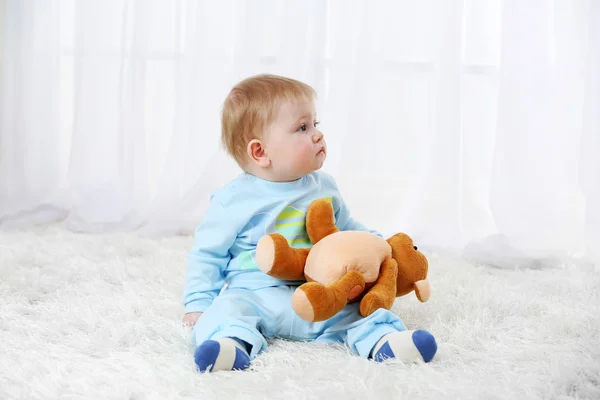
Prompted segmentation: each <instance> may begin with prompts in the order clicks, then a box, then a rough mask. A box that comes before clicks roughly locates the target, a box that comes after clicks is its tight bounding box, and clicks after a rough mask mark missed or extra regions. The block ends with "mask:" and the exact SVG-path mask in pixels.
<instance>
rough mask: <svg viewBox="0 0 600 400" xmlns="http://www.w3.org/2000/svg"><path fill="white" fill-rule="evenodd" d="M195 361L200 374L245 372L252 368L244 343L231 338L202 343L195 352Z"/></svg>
mask: <svg viewBox="0 0 600 400" xmlns="http://www.w3.org/2000/svg"><path fill="white" fill-rule="evenodd" d="M194 361H195V362H196V366H197V367H198V370H199V371H200V372H205V371H206V372H216V371H232V370H243V369H247V368H248V367H249V366H250V357H249V356H248V352H247V351H246V349H245V346H244V342H242V341H239V340H236V339H231V338H221V339H217V340H206V341H204V342H202V344H200V346H198V347H197V348H196V351H195V352H194Z"/></svg>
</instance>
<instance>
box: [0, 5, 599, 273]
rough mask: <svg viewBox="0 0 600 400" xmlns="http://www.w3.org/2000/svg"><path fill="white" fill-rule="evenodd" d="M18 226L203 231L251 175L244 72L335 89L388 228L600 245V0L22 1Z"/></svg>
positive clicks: (13, 55) (13, 166) (14, 63)
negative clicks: (207, 216)
mask: <svg viewBox="0 0 600 400" xmlns="http://www.w3.org/2000/svg"><path fill="white" fill-rule="evenodd" d="M0 8H1V9H2V11H0V18H2V16H3V21H2V20H0V146H1V148H0V224H1V226H2V227H4V228H8V227H15V226H18V227H23V226H31V225H35V224H40V223H46V222H50V221H57V220H64V221H66V223H65V225H66V227H67V228H68V229H73V230H77V231H84V232H107V231H114V230H136V231H139V232H140V233H141V234H145V235H168V234H179V233H189V232H190V231H191V230H192V229H193V228H194V227H195V226H196V224H197V223H198V222H199V221H200V220H201V217H202V214H203V211H204V209H205V208H206V205H207V203H208V198H209V194H210V193H211V192H213V191H214V190H215V189H216V188H218V187H219V186H220V185H222V184H224V183H226V182H227V181H228V180H229V179H231V178H232V177H234V176H235V175H236V174H237V173H239V171H238V169H237V167H236V166H235V164H234V163H233V162H232V161H231V160H229V159H228V158H227V157H226V156H225V155H224V153H223V151H222V150H221V149H220V147H219V133H220V132H219V111H220V107H221V104H222V101H223V99H224V97H225V95H226V93H227V91H228V90H229V89H230V87H231V85H233V84H234V83H235V82H237V81H238V80H240V79H242V78H244V77H246V76H249V75H252V74H256V73H261V72H272V73H278V74H283V75H288V76H292V77H294V78H297V79H301V80H304V81H306V82H308V83H310V84H312V85H313V86H314V87H315V89H316V90H317V91H318V92H319V113H320V119H321V121H322V123H323V125H322V126H323V130H324V132H325V134H326V136H327V139H328V143H329V146H330V155H329V159H328V161H327V164H326V167H325V170H326V171H328V172H330V173H332V174H334V175H335V176H336V177H337V179H338V181H339V184H340V187H341V188H342V191H343V193H344V195H345V197H346V199H347V202H348V203H349V204H350V206H351V208H352V209H353V212H354V214H355V216H356V217H357V218H358V219H360V220H361V221H362V222H363V223H365V224H367V225H368V226H370V227H373V228H375V229H378V230H380V231H382V232H384V233H385V234H390V233H392V232H395V231H405V232H408V233H410V234H411V235H412V236H414V237H415V238H416V239H417V241H418V242H419V243H420V244H421V246H422V247H426V248H429V249H443V250H454V251H464V252H465V253H464V254H466V255H468V256H469V257H475V258H477V259H478V260H479V261H488V262H492V263H493V262H495V263H497V264H500V263H502V262H507V265H514V264H515V262H516V263H518V262H520V261H519V260H521V261H522V260H526V261H525V262H536V260H537V261H539V260H548V259H553V260H556V259H561V260H562V259H564V258H566V257H577V258H583V259H595V258H596V257H600V161H599V159H600V2H598V1H595V0H556V1H552V0H527V1H522V0H504V1H502V0H460V1H458V0H419V1H413V0H403V1H398V0H390V1H380V0H376V1H362V0H354V1H347V0H344V1H342V0H311V1H306V0H295V1H278V0H246V1H243V0H227V1H222V0H220V1H216V0H212V1H200V0H197V1H196V0H143V1H142V0H138V1H135V0H54V1H52V0H39V1H38V0H29V1H21V0H0Z"/></svg>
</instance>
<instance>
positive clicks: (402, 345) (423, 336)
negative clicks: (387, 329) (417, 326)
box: [371, 330, 437, 363]
mask: <svg viewBox="0 0 600 400" xmlns="http://www.w3.org/2000/svg"><path fill="white" fill-rule="evenodd" d="M436 352H437V343H436V341H435V338H434V337H433V335H432V334H431V333H429V332H427V331H423V330H416V331H400V332H392V333H388V334H387V335H385V336H383V337H382V338H381V339H380V340H379V342H377V344H376V345H375V347H373V351H372V352H371V354H372V355H373V360H374V361H376V362H382V361H385V360H387V359H390V358H395V359H397V360H400V361H403V362H406V363H409V362H415V361H425V362H429V361H431V360H432V359H433V356H434V355H435V353H436Z"/></svg>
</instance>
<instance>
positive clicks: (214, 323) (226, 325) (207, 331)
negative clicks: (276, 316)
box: [192, 288, 289, 372]
mask: <svg viewBox="0 0 600 400" xmlns="http://www.w3.org/2000/svg"><path fill="white" fill-rule="evenodd" d="M278 290H279V289H278V288H267V289H262V290H257V291H252V290H245V289H228V290H225V291H224V292H223V293H222V294H220V295H219V296H217V298H216V299H215V301H214V302H213V303H212V304H211V306H210V307H209V308H208V309H207V310H206V312H205V313H204V314H202V316H201V317H200V318H199V319H198V322H197V323H196V325H195V327H194V330H193V333H192V335H193V337H192V342H193V343H194V344H196V345H197V346H198V347H197V348H196V351H195V353H194V361H195V362H196V365H197V367H198V369H199V370H200V371H202V372H204V371H209V372H214V371H223V370H234V369H236V370H242V369H247V368H248V367H249V366H250V361H251V360H252V359H254V357H255V356H256V355H257V354H258V353H260V352H262V351H263V350H264V349H265V348H266V346H267V341H266V340H265V338H264V335H267V336H270V334H271V332H269V331H268V329H266V328H265V329H263V327H268V326H270V325H271V324H272V321H273V316H272V314H273V313H272V311H271V310H269V309H267V308H266V307H265V305H267V306H268V305H269V302H268V301H265V299H264V298H263V297H265V296H264V294H265V293H266V295H267V297H269V296H270V295H271V294H272V292H277V291H278ZM282 291H283V292H287V291H289V289H283V290H282ZM262 292H265V293H262ZM261 331H262V332H261Z"/></svg>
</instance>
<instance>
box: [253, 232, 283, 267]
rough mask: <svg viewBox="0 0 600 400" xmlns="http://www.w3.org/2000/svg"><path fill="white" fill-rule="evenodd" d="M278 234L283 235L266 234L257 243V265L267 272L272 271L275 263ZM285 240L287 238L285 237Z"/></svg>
mask: <svg viewBox="0 0 600 400" xmlns="http://www.w3.org/2000/svg"><path fill="white" fill-rule="evenodd" d="M277 235H279V236H281V235H280V234H278V233H276V234H272V235H265V236H263V237H262V238H260V240H259V241H258V244H257V245H256V265H257V266H258V268H259V269H260V270H261V271H262V272H264V273H265V274H268V273H269V272H271V270H272V269H273V265H274V264H275V246H276V241H277V240H278V238H277V237H276V236H277ZM274 236H275V237H274ZM283 240H285V238H284V239H283ZM286 243H287V242H286Z"/></svg>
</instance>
